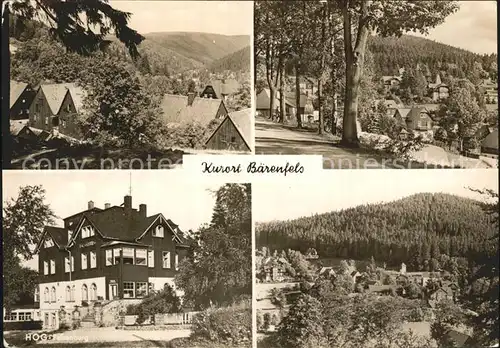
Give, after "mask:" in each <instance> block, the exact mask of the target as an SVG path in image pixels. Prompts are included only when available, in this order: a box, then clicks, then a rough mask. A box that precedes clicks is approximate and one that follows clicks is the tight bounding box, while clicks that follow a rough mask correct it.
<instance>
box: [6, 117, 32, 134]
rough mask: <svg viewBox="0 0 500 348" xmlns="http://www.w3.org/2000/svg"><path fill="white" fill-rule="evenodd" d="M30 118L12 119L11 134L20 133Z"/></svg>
mask: <svg viewBox="0 0 500 348" xmlns="http://www.w3.org/2000/svg"><path fill="white" fill-rule="evenodd" d="M28 121H29V120H11V121H10V134H12V135H18V134H19V132H20V131H22V130H23V128H24V127H27V126H28Z"/></svg>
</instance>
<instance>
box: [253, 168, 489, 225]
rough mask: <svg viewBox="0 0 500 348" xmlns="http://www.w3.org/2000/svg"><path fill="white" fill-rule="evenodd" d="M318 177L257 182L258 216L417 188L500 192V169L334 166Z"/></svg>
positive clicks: (377, 198) (382, 198)
mask: <svg viewBox="0 0 500 348" xmlns="http://www.w3.org/2000/svg"><path fill="white" fill-rule="evenodd" d="M325 172H326V173H325V174H324V175H322V176H321V178H318V179H317V180H314V182H310V183H309V182H305V181H301V182H300V183H294V184H290V183H289V182H286V181H282V182H281V183H280V182H272V183H271V182H269V183H254V184H253V187H252V190H253V193H252V199H253V217H254V221H256V222H266V221H272V220H288V219H295V218H299V217H303V216H311V215H313V214H316V213H318V214H321V213H326V212H331V211H338V210H341V209H347V208H351V207H355V206H357V205H361V204H368V203H379V202H390V201H394V200H397V199H400V198H403V197H407V196H410V195H412V194H416V193H423V192H443V193H449V194H455V195H459V196H464V197H469V198H477V199H481V200H482V199H483V198H482V197H480V196H479V195H478V194H476V193H474V192H471V191H470V190H468V189H467V187H472V188H475V189H485V188H488V189H493V190H495V191H496V192H498V171H497V170H493V169H491V170H484V169H483V170H474V169H466V170H459V169H457V170H449V169H445V170H438V169H436V170H434V169H423V170H417V169H412V170H397V169H396V170H390V169H384V170H375V169H374V170H334V171H325Z"/></svg>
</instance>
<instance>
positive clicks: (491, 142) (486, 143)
mask: <svg viewBox="0 0 500 348" xmlns="http://www.w3.org/2000/svg"><path fill="white" fill-rule="evenodd" d="M481 146H482V147H487V148H490V149H497V150H498V129H495V130H494V131H493V132H491V133H490V134H488V135H487V136H486V138H484V139H483V141H482V142H481Z"/></svg>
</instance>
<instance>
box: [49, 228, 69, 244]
mask: <svg viewBox="0 0 500 348" xmlns="http://www.w3.org/2000/svg"><path fill="white" fill-rule="evenodd" d="M44 232H46V233H47V234H48V235H49V236H50V237H51V238H52V240H53V241H54V243H55V244H56V246H57V247H58V248H64V247H65V246H66V244H68V230H67V229H65V228H61V227H54V226H45V227H44Z"/></svg>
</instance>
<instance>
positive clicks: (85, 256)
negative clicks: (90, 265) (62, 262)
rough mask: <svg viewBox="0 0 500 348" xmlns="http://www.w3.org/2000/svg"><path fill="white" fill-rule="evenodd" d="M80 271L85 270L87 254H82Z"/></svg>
mask: <svg viewBox="0 0 500 348" xmlns="http://www.w3.org/2000/svg"><path fill="white" fill-rule="evenodd" d="M82 269H87V254H85V253H82Z"/></svg>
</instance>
